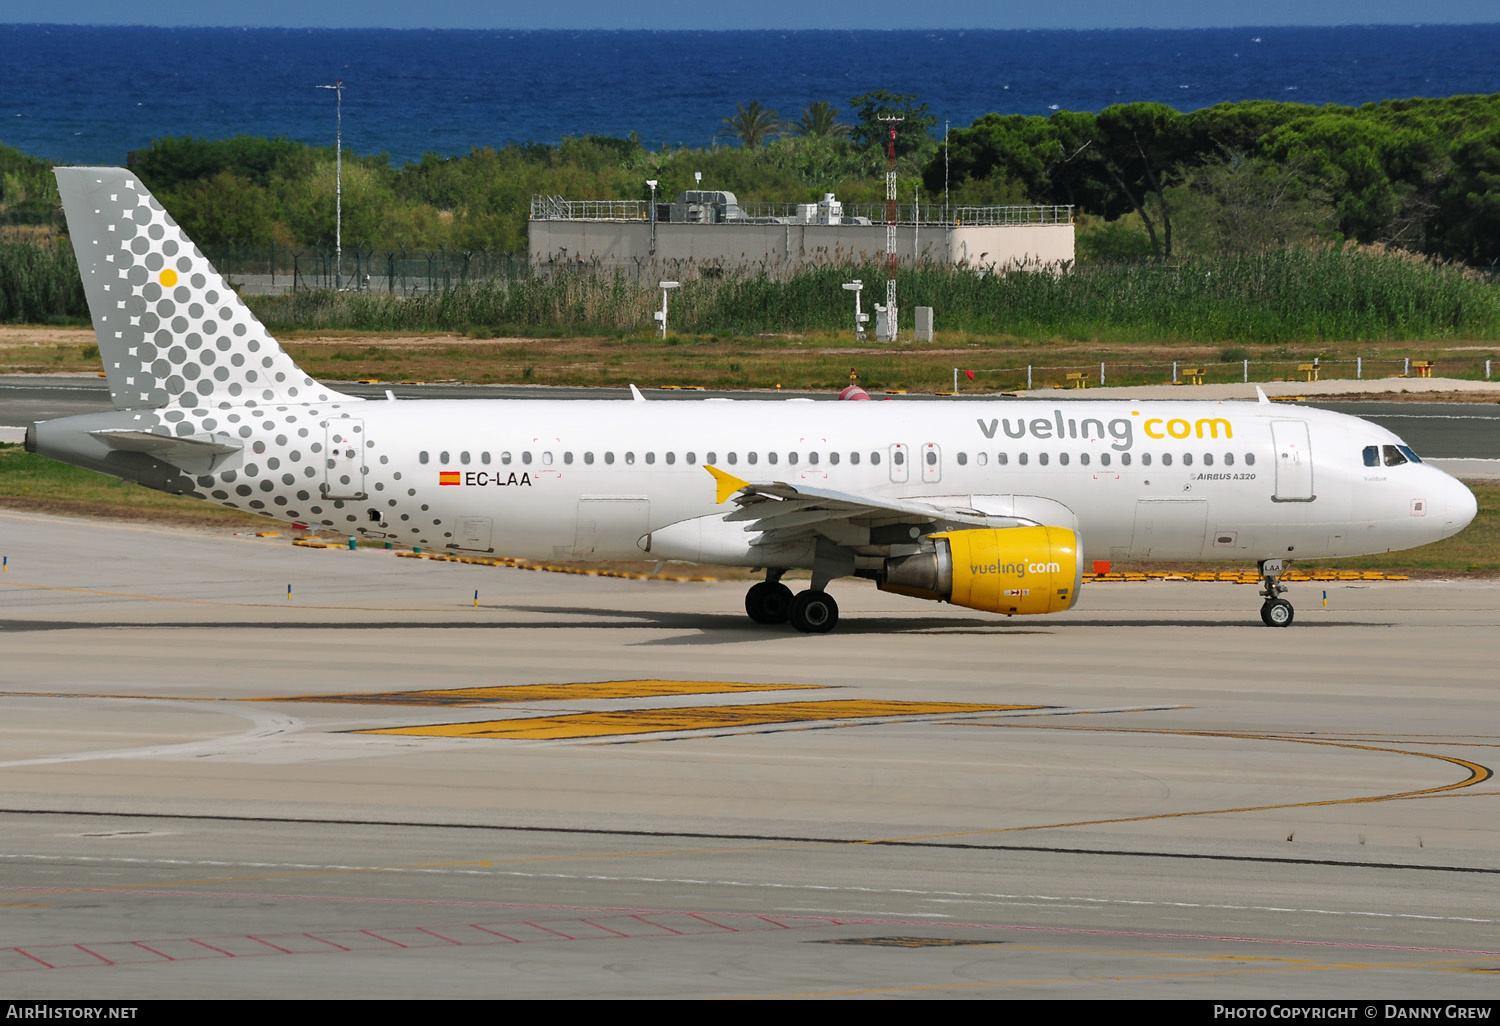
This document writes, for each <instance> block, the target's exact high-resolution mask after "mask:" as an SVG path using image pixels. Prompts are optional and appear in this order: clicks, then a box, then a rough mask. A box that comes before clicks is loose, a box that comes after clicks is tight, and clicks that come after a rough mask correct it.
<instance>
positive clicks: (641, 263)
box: [528, 190, 1074, 281]
mask: <svg viewBox="0 0 1500 1026" xmlns="http://www.w3.org/2000/svg"><path fill="white" fill-rule="evenodd" d="M856 207H857V208H858V209H856ZM653 215H654V216H653ZM885 221H886V206H885V204H884V203H870V204H859V205H856V204H843V203H840V202H839V201H838V200H836V199H835V198H834V197H833V195H832V194H831V193H830V194H826V195H825V196H824V198H823V200H822V201H820V202H818V203H798V204H768V203H763V204H740V203H739V202H738V201H737V200H736V198H735V196H734V194H733V193H731V192H711V191H707V190H703V191H689V192H684V193H682V194H680V195H679V196H678V197H677V199H676V200H675V201H673V202H663V203H657V204H655V205H654V208H653V204H651V203H649V202H647V201H644V200H583V201H578V200H565V199H563V198H561V197H558V196H535V197H533V198H532V202H531V220H530V224H529V231H528V236H529V250H530V262H531V266H532V268H533V270H538V271H547V270H549V269H551V270H555V269H561V268H565V267H583V268H593V269H597V270H601V271H616V270H622V271H625V272H626V273H627V274H629V275H630V276H631V277H634V278H639V279H641V280H643V281H644V280H648V279H655V278H658V277H665V278H684V277H694V276H701V275H716V274H724V273H726V272H735V271H748V272H751V273H767V274H775V275H781V274H791V273H795V272H796V271H798V270H801V269H802V268H805V267H810V266H820V265H823V266H826V265H848V264H868V263H880V262H883V261H884V259H885V244H886V223H885ZM1073 258H1074V254H1073V208H1072V207H1071V206H1066V207H956V208H953V209H951V210H950V211H949V212H948V216H947V217H946V218H945V217H944V215H943V208H942V206H941V205H940V204H937V205H931V206H922V207H920V208H919V207H917V206H916V205H914V204H903V205H901V206H900V207H899V208H898V213H897V230H896V259H897V261H898V262H899V263H900V264H902V265H908V266H909V265H911V264H913V263H924V262H925V263H929V264H946V265H949V266H953V267H966V268H970V269H972V270H975V271H992V272H1003V271H1006V270H1014V269H1031V270H1054V271H1057V270H1066V269H1067V268H1069V267H1071V266H1072V265H1073Z"/></svg>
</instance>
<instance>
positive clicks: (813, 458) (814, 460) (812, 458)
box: [807, 452, 838, 467]
mask: <svg viewBox="0 0 1500 1026" xmlns="http://www.w3.org/2000/svg"><path fill="white" fill-rule="evenodd" d="M807 462H808V463H810V464H812V465H813V466H815V467H816V466H817V465H818V454H817V453H815V452H810V453H808V454H807ZM833 462H835V463H837V462H838V457H837V456H835V457H834V459H833Z"/></svg>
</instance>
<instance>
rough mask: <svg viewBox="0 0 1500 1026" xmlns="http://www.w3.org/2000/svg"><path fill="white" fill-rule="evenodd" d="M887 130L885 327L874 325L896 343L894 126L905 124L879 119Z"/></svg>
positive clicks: (883, 336) (882, 338)
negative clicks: (888, 130) (888, 136)
mask: <svg viewBox="0 0 1500 1026" xmlns="http://www.w3.org/2000/svg"><path fill="white" fill-rule="evenodd" d="M880 120H881V121H884V122H885V123H886V124H888V125H889V126H890V138H889V140H888V142H887V143H886V150H885V323H884V325H881V324H879V323H877V324H876V328H877V330H876V333H875V335H876V338H878V339H879V340H880V341H882V342H894V341H896V220H897V218H898V217H899V211H898V209H897V206H896V125H897V124H899V123H900V122H902V121H904V120H906V119H905V118H898V117H895V116H887V117H882V118H881V119H880Z"/></svg>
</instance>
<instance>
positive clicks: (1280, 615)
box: [1260, 599, 1292, 627]
mask: <svg viewBox="0 0 1500 1026" xmlns="http://www.w3.org/2000/svg"><path fill="white" fill-rule="evenodd" d="M1260 618H1261V620H1262V621H1264V622H1265V625H1266V626H1267V627H1285V626H1287V625H1288V624H1290V623H1291V622H1292V604H1291V603H1290V602H1288V601H1287V600H1286V599H1272V600H1270V601H1269V602H1267V603H1266V604H1265V605H1263V606H1261V607H1260Z"/></svg>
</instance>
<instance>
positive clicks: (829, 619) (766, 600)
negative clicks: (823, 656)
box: [745, 570, 839, 634]
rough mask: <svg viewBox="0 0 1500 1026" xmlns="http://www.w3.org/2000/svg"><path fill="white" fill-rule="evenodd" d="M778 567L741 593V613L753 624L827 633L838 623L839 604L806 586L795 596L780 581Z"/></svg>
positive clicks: (824, 592) (824, 593) (805, 632)
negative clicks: (742, 610) (742, 609)
mask: <svg viewBox="0 0 1500 1026" xmlns="http://www.w3.org/2000/svg"><path fill="white" fill-rule="evenodd" d="M781 574H782V571H780V570H771V571H768V572H767V573H766V579H765V580H764V581H761V582H760V583H759V584H757V585H755V586H753V587H752V588H751V589H750V590H749V591H748V592H746V593H745V612H746V613H748V614H750V619H752V620H754V621H755V622H756V623H768V624H769V623H786V622H787V621H788V620H790V621H791V624H792V626H793V627H795V628H797V629H798V630H799V631H801V632H802V633H804V634H827V633H828V632H829V631H831V630H833V625H834V624H836V623H838V622H839V604H838V603H837V602H835V601H834V600H833V596H832V595H830V594H828V592H826V591H824V590H822V589H821V588H809V589H808V590H807V591H804V592H800V593H799V594H797V595H796V596H793V595H792V589H790V588H788V587H787V586H786V585H784V584H782V583H781Z"/></svg>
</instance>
